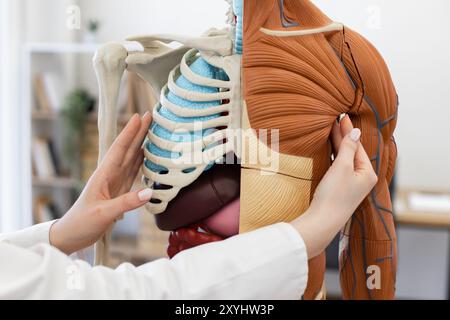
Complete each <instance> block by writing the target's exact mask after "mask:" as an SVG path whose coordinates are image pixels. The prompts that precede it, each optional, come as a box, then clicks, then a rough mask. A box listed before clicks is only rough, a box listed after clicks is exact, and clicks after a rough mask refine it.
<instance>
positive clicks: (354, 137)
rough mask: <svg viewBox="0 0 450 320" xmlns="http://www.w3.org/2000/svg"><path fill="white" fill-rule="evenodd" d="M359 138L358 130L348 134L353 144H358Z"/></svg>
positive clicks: (359, 131) (359, 132)
mask: <svg viewBox="0 0 450 320" xmlns="http://www.w3.org/2000/svg"><path fill="white" fill-rule="evenodd" d="M359 138H361V130H359V129H358V128H355V129H353V130H352V131H351V132H350V139H352V140H353V141H355V142H358V141H359Z"/></svg>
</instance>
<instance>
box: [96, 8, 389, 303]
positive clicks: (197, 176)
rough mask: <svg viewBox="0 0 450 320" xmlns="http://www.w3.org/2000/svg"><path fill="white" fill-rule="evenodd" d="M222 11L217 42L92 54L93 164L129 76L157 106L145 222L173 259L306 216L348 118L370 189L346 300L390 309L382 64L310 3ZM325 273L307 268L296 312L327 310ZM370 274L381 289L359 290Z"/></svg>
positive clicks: (345, 284)
mask: <svg viewBox="0 0 450 320" xmlns="http://www.w3.org/2000/svg"><path fill="white" fill-rule="evenodd" d="M229 2H230V14H229V17H230V27H229V28H227V29H225V30H216V29H211V30H209V31H208V32H206V33H205V34H204V35H202V36H200V37H194V38H192V37H183V36H176V35H153V36H143V37H134V38H130V39H129V41H132V42H138V43H139V44H140V50H136V51H133V50H130V49H127V47H128V46H127V45H125V44H121V43H111V44H107V45H105V46H104V47H102V48H101V49H100V50H99V51H98V52H97V54H96V57H95V58H94V65H95V69H96V73H97V76H98V79H99V86H100V110H99V113H100V114H99V128H100V130H99V132H100V158H102V157H103V156H104V154H105V151H106V150H107V148H108V147H109V145H110V144H111V143H112V141H113V139H114V137H115V132H116V101H117V96H118V92H119V86H120V80H121V77H122V74H123V73H124V71H125V70H126V69H127V70H129V71H132V72H136V73H137V74H139V75H140V76H141V77H142V78H143V79H145V80H146V81H148V82H149V83H150V85H151V86H152V88H153V89H154V90H155V91H156V92H158V94H159V95H160V101H159V103H158V104H157V105H156V106H155V108H154V109H153V124H152V125H151V127H150V128H149V132H148V138H147V141H146V143H145V146H144V152H145V161H144V165H143V171H144V178H143V180H144V183H145V184H146V185H147V186H149V187H151V188H153V189H154V192H153V199H152V200H151V201H150V202H149V203H148V204H147V205H146V207H147V209H148V211H149V212H150V213H152V214H155V217H156V222H157V225H158V226H159V227H160V228H161V229H163V230H170V231H173V232H172V234H171V236H170V239H169V244H170V245H169V249H168V253H169V256H173V255H175V254H177V253H178V252H179V251H180V250H184V249H186V248H189V247H192V246H195V245H199V244H203V243H207V242H211V241H220V240H221V239H224V238H227V237H230V236H232V235H234V234H237V233H243V232H247V231H250V230H254V229H257V228H259V227H262V226H264V225H268V224H272V223H276V222H280V221H291V220H293V219H294V218H296V217H297V216H299V215H301V214H302V213H303V212H304V211H306V209H307V208H308V206H309V203H310V201H311V199H312V197H313V194H314V190H315V188H316V186H317V184H318V183H319V181H320V180H321V178H322V177H323V175H324V174H325V172H326V171H327V169H328V168H329V167H330V165H331V161H332V156H331V153H332V151H331V146H330V142H329V135H330V131H331V128H332V126H333V122H334V121H336V119H337V118H339V116H340V115H341V114H343V113H347V114H349V115H350V117H351V119H352V121H353V124H354V125H355V126H356V127H358V128H360V129H361V131H362V144H363V145H364V147H365V149H366V151H367V153H368V154H369V156H370V157H371V160H372V162H373V166H374V169H375V171H376V173H377V174H378V177H379V182H378V184H377V185H376V187H375V188H374V189H373V191H372V192H371V193H370V195H369V196H368V197H367V198H366V199H365V200H364V202H363V203H362V204H361V205H360V207H359V208H358V209H357V211H356V212H355V214H354V216H353V218H352V219H351V221H349V222H348V224H347V226H346V227H345V229H344V230H343V232H342V236H341V241H340V274H341V285H342V291H343V295H344V298H347V299H392V298H394V294H395V277H396V265H397V253H396V235H395V228H394V221H393V214H392V209H391V208H392V205H391V200H390V194H389V190H388V185H389V183H390V181H391V179H392V176H393V171H394V166H395V160H396V146H395V142H394V139H393V132H394V129H395V125H396V120H397V108H398V99H397V94H396V91H395V88H394V85H393V83H392V80H391V77H390V74H389V71H388V69H387V67H386V65H385V63H384V61H383V59H382V57H381V56H380V54H379V53H378V52H377V51H376V49H375V48H374V47H373V46H372V45H371V44H370V43H369V42H368V41H367V40H365V39H364V38H363V37H362V36H360V35H359V34H358V33H356V32H354V31H352V30H350V29H349V28H347V27H345V26H344V25H342V24H340V23H336V22H333V21H332V20H330V19H329V18H328V17H327V16H326V15H324V14H323V13H322V12H321V11H320V10H319V9H318V8H317V7H315V6H314V5H313V4H312V3H311V2H310V1H309V0H235V1H233V2H231V1H229ZM170 42H179V43H181V44H182V46H181V47H178V48H176V49H173V48H172V47H170V46H168V45H167V44H168V43H170ZM149 108H150V106H149ZM218 162H221V164H219V163H218ZM224 163H225V164H224ZM230 163H232V164H230ZM342 187H343V188H345V186H342ZM105 241H106V240H105ZM104 245H105V243H100V244H99V245H98V250H99V251H98V252H97V256H98V258H99V259H101V257H102V256H103V255H104V253H105V248H104ZM274 272H282V270H276V271H274ZM324 272H325V255H324V254H322V255H320V256H319V257H317V258H314V259H312V260H311V261H310V263H309V280H308V286H307V289H306V292H305V294H304V298H305V299H323V298H324ZM371 272H379V275H378V276H379V277H380V281H379V283H370V281H368V280H370V279H369V277H370V276H371Z"/></svg>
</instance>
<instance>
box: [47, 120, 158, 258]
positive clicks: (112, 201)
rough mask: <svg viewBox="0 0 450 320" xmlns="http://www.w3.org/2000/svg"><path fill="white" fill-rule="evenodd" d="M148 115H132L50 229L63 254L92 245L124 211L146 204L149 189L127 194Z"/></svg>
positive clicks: (138, 161)
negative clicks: (89, 176) (76, 196)
mask: <svg viewBox="0 0 450 320" xmlns="http://www.w3.org/2000/svg"><path fill="white" fill-rule="evenodd" d="M151 119H152V117H151V115H150V113H146V114H145V115H144V116H143V117H142V118H140V117H139V116H138V115H134V116H133V117H132V118H131V119H130V121H129V122H128V124H127V126H126V127H125V128H124V129H123V131H122V133H121V134H120V135H119V136H118V137H117V139H116V140H115V142H114V144H113V145H112V146H111V148H110V149H109V151H108V153H107V155H106V156H105V158H104V160H103V162H102V163H101V164H100V165H99V167H98V168H97V170H96V171H95V172H94V174H93V175H92V176H91V178H90V179H89V181H88V183H87V185H86V187H85V188H84V190H83V192H82V193H81V196H80V197H79V198H78V200H77V201H76V203H75V204H74V205H73V207H72V208H71V209H70V210H69V211H68V212H67V213H66V214H65V215H64V217H63V218H62V219H61V220H58V221H57V222H56V223H54V224H53V226H52V228H51V230H50V242H51V243H52V245H53V246H55V247H57V248H58V249H60V250H61V251H63V252H64V253H66V254H71V253H73V252H76V251H78V250H81V249H84V248H86V247H88V246H90V245H92V244H94V243H95V242H96V241H97V240H98V239H99V238H100V237H101V236H102V235H103V234H104V233H105V232H106V230H108V228H109V227H110V226H111V225H112V224H113V223H114V221H115V220H116V219H118V218H119V217H120V216H121V215H122V214H123V213H124V212H127V211H130V210H133V209H136V208H139V207H141V206H142V205H144V204H145V203H146V202H148V201H149V200H150V198H151V196H152V190H151V189H143V190H140V191H132V192H130V189H131V187H132V186H133V183H134V181H135V179H136V175H137V174H138V172H139V169H140V167H141V166H142V161H143V157H144V155H143V152H142V149H141V147H142V143H143V141H144V138H145V135H146V133H147V129H148V127H149V125H150V123H151Z"/></svg>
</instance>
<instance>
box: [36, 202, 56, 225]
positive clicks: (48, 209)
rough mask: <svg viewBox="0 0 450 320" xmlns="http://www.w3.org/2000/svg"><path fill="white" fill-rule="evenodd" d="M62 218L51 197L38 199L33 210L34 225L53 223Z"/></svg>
mask: <svg viewBox="0 0 450 320" xmlns="http://www.w3.org/2000/svg"><path fill="white" fill-rule="evenodd" d="M60 217H61V216H60V214H59V211H58V208H57V207H56V205H55V203H54V202H53V201H52V200H51V198H50V197H48V196H41V197H39V198H37V199H36V201H35V203H34V209H33V220H34V223H43V222H47V221H52V220H55V219H59V218H60Z"/></svg>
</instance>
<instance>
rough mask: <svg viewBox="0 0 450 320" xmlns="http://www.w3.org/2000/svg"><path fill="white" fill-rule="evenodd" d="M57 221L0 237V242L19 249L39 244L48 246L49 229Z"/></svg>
mask: <svg viewBox="0 0 450 320" xmlns="http://www.w3.org/2000/svg"><path fill="white" fill-rule="evenodd" d="M56 221H57V220H53V221H49V222H44V223H40V224H36V225H34V226H32V227H29V228H25V229H22V230H19V231H16V232H11V233H6V234H2V235H0V242H8V243H11V244H13V245H15V246H18V247H21V248H30V247H32V246H34V245H36V244H39V243H46V244H50V228H51V227H52V225H53V224H54V223H55V222H56Z"/></svg>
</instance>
